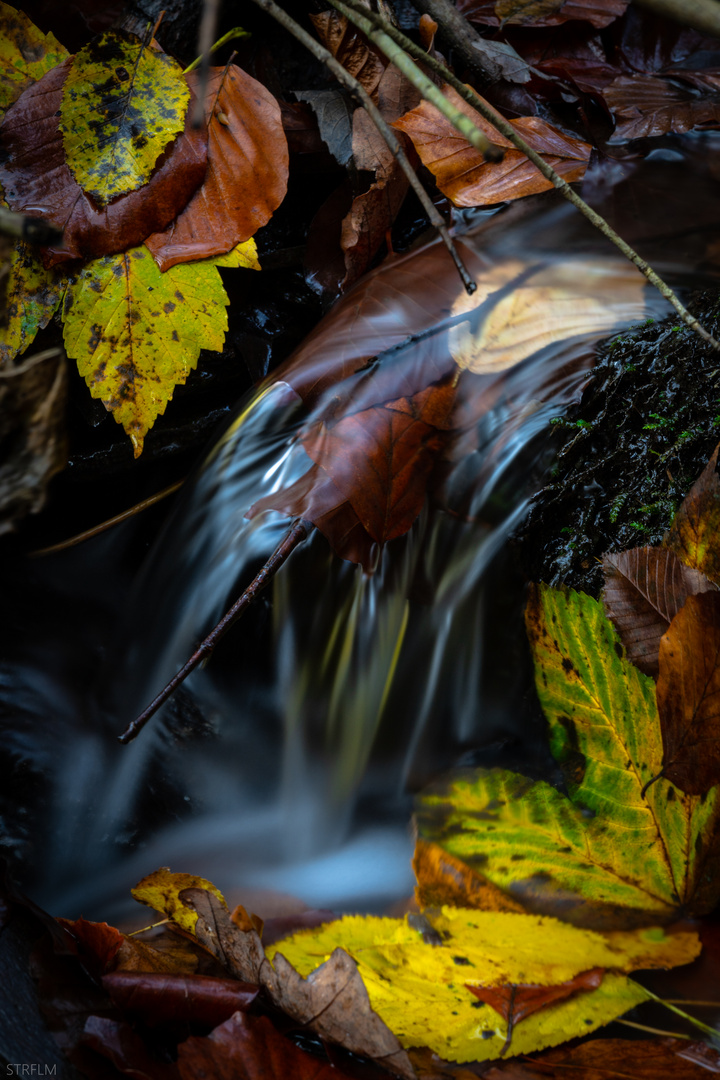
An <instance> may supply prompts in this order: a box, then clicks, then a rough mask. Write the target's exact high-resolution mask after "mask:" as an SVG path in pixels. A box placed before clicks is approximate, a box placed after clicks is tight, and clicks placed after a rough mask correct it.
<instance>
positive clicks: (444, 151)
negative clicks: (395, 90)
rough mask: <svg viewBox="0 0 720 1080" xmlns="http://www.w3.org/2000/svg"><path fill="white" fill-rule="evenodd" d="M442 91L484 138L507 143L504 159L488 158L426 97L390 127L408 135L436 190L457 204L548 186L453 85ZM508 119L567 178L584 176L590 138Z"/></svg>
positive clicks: (483, 201) (541, 123)
mask: <svg viewBox="0 0 720 1080" xmlns="http://www.w3.org/2000/svg"><path fill="white" fill-rule="evenodd" d="M443 92H444V93H445V95H446V96H447V97H448V98H449V99H450V101H451V102H452V104H453V105H456V106H457V108H458V109H460V110H461V111H462V112H464V113H465V115H466V116H468V117H470V119H471V120H472V121H473V123H474V124H475V125H476V126H477V127H478V128H480V130H481V131H483V132H484V133H485V134H486V135H487V136H488V138H490V139H491V140H492V141H493V142H495V143H496V144H497V145H498V146H503V147H507V150H506V153H505V157H504V158H503V160H502V161H500V162H497V163H493V162H486V161H485V160H484V159H483V157H482V154H480V153H479V151H477V150H476V149H475V148H474V147H473V146H471V145H470V143H469V142H468V141H467V140H466V139H465V138H463V136H462V135H460V133H459V132H457V131H456V130H455V128H454V127H453V126H452V124H451V123H450V121H449V120H446V119H445V117H444V116H442V115H441V113H440V112H439V111H438V110H437V109H436V108H435V106H434V105H430V104H429V103H428V102H427V101H423V102H421V103H420V105H418V107H417V108H416V109H413V110H412V111H411V112H409V113H407V114H406V115H405V116H403V117H402V118H401V119H400V120H397V121H396V122H395V124H394V125H393V126H394V127H396V128H398V129H399V130H400V131H404V132H405V133H406V134H407V135H409V136H410V138H411V139H412V142H413V145H414V147H415V149H416V150H417V152H418V154H419V155H420V159H421V161H422V163H423V165H425V166H427V168H428V169H430V171H431V172H432V174H433V176H434V177H435V180H436V182H437V185H438V187H439V188H440V190H441V191H442V192H443V194H444V195H447V197H448V198H449V199H451V200H452V202H453V203H454V204H455V205H456V206H484V205H487V204H491V203H497V202H503V201H505V200H512V199H519V198H522V197H523V196H525V195H533V194H536V193H537V192H540V191H546V190H548V188H551V187H552V184H551V183H550V181H549V180H546V179H545V177H544V176H543V175H542V173H540V172H539V171H538V169H537V168H536V166H535V165H533V163H532V162H531V161H529V160H528V158H526V157H525V155H524V154H523V153H522V152H521V151H520V150H516V149H515V148H514V147H513V145H512V143H510V142H509V141H508V140H507V139H505V138H504V137H503V136H502V135H500V134H499V133H498V132H497V131H496V130H495V128H494V127H493V126H492V124H490V123H488V121H487V120H484V119H483V117H482V116H481V115H480V113H478V112H476V111H475V109H473V108H472V107H471V106H470V105H468V104H467V102H466V101H464V100H463V99H462V98H461V97H460V96H459V94H457V93H456V92H455V91H454V90H453V89H452V87H449V86H444V87H443ZM510 123H511V124H512V126H513V127H514V128H515V130H516V131H517V133H518V134H519V135H522V137H523V138H524V139H525V140H526V142H527V143H528V144H529V145H530V146H531V147H532V148H533V150H535V151H537V153H539V154H542V156H543V158H544V160H545V161H546V162H547V163H548V164H549V165H552V167H553V168H554V169H555V171H556V172H557V173H559V174H560V176H562V177H563V179H564V180H567V181H568V183H570V182H571V181H573V180H579V179H580V178H581V177H582V176H583V175H584V173H585V170H586V168H587V165H588V161H589V159H590V151H591V149H592V148H591V146H590V145H589V144H588V143H584V142H581V141H580V140H579V139H573V138H571V137H570V136H568V135H563V134H562V132H560V131H558V130H557V129H556V128H553V127H551V126H550V124H546V123H545V121H544V120H540V119H538V118H537V117H535V116H529V117H522V118H521V119H519V120H511V121H510Z"/></svg>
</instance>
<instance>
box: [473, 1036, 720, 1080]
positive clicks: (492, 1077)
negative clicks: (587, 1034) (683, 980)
mask: <svg viewBox="0 0 720 1080" xmlns="http://www.w3.org/2000/svg"><path fill="white" fill-rule="evenodd" d="M719 1071H720V1054H718V1052H717V1050H712V1049H711V1048H710V1047H708V1046H705V1044H704V1043H694V1042H690V1041H688V1040H687V1039H638V1040H632V1041H631V1040H630V1039H591V1040H590V1041H589V1042H583V1043H580V1045H579V1046H573V1047H563V1048H562V1049H560V1050H549V1051H547V1053H544V1054H541V1055H540V1056H539V1057H537V1058H535V1059H534V1060H533V1061H527V1062H522V1063H520V1062H507V1064H503V1065H500V1066H498V1067H496V1068H494V1069H491V1070H490V1072H488V1073H485V1074H484V1078H485V1080H503V1078H504V1080H567V1078H568V1077H569V1076H572V1077H573V1078H574V1080H616V1078H617V1080H621V1078H622V1080H625V1078H626V1077H628V1078H629V1077H632V1080H708V1077H709V1076H710V1075H711V1074H712V1073H716V1072H719Z"/></svg>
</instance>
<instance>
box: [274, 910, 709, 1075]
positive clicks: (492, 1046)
mask: <svg viewBox="0 0 720 1080" xmlns="http://www.w3.org/2000/svg"><path fill="white" fill-rule="evenodd" d="M431 918H432V926H433V928H434V930H436V931H437V936H438V938H439V943H430V942H428V941H425V940H424V939H423V936H422V935H421V934H419V933H418V932H417V930H415V929H413V927H412V926H411V925H410V924H409V923H408V922H407V921H405V920H402V919H386V918H375V917H372V916H368V917H361V916H346V917H345V918H343V919H341V920H338V921H336V922H334V923H332V924H330V925H328V926H326V927H321V928H320V929H318V930H315V931H302V932H300V933H298V934H295V935H294V936H293V937H291V938H288V939H287V940H286V941H281V942H278V943H277V944H276V945H275V946H273V948H272V949H271V950H269V955H270V956H271V957H273V962H274V963H275V964H276V966H277V964H278V957H277V954H278V953H280V954H281V955H282V956H283V957H284V958H285V960H286V961H289V962H290V963H291V964H293V965H294V966H295V967H296V968H297V970H298V971H300V973H301V974H306V975H308V976H309V977H311V978H312V975H311V974H310V973H311V972H313V971H314V969H315V968H316V967H317V964H318V963H319V962H320V961H321V960H323V959H324V958H325V957H326V956H328V955H329V954H330V953H332V952H333V950H335V949H336V948H337V947H338V946H341V947H342V948H343V949H345V950H346V951H347V952H348V953H349V954H350V955H351V956H352V957H353V959H354V960H355V961H356V963H357V964H358V968H359V971H360V973H361V974H362V976H363V980H364V982H365V985H366V986H367V989H368V994H369V995H370V1001H371V1004H372V1006H373V1008H374V1009H375V1010H376V1012H377V1013H378V1014H379V1015H380V1016H381V1017H382V1018H383V1019H384V1020H385V1022H386V1023H387V1024H388V1026H389V1027H390V1028H391V1029H392V1030H394V1031H395V1032H396V1033H397V1035H398V1037H399V1039H400V1041H401V1043H402V1044H403V1045H404V1046H406V1047H410V1046H430V1047H431V1048H432V1049H433V1050H434V1051H435V1053H437V1054H440V1055H441V1056H442V1057H444V1058H446V1059H448V1060H451V1061H487V1060H492V1059H493V1058H497V1057H499V1056H500V1054H501V1053H502V1050H503V1046H504V1043H505V1039H506V1036H507V1023H503V1022H501V1021H500V1020H499V1019H498V1016H497V1014H496V1013H495V1012H494V1011H491V1010H490V1009H487V1010H486V1009H483V1008H482V1005H480V1004H479V1003H478V1001H477V1000H475V1001H473V995H472V993H471V992H470V991H469V990H468V988H467V987H468V985H472V986H473V987H474V986H482V987H488V986H492V987H499V986H500V985H502V984H505V983H508V982H512V983H530V982H536V983H538V984H542V985H543V986H557V985H559V984H562V983H566V982H567V981H568V979H572V978H574V977H575V976H576V975H579V974H580V973H581V972H587V971H588V969H589V968H592V967H604V968H614V969H616V970H620V971H629V970H632V969H633V968H634V967H638V966H645V965H647V964H649V965H650V966H653V965H654V964H655V963H659V964H660V965H664V964H665V963H668V964H673V963H678V962H679V963H683V962H687V961H688V960H690V959H692V958H693V956H694V955H696V954H697V951H698V949H699V944H698V941H697V938H696V935H694V934H685V935H682V941H681V940H678V941H677V942H676V944H673V943H672V938H665V937H663V935H662V934H659V933H657V932H655V933H648V932H645V931H636V932H633V933H619V934H618V933H616V934H613V935H610V936H609V938H607V939H606V938H604V937H603V936H602V935H600V934H596V933H593V932H591V931H587V930H578V929H576V928H574V927H570V926H567V925H565V924H563V923H560V922H558V921H557V920H555V919H549V918H539V917H536V916H531V915H516V914H510V913H507V914H505V913H496V912H478V911H470V910H463V909H456V908H449V907H444V908H443V909H442V911H441V912H439V913H436V914H433V915H432V917H431ZM644 997H645V991H644V990H643V989H642V988H641V987H638V986H637V985H636V984H634V983H632V982H631V981H630V980H628V979H626V978H624V977H623V976H621V975H617V974H614V973H609V974H607V975H606V976H605V978H604V980H603V982H602V985H601V986H599V987H598V988H597V989H596V990H593V991H592V992H591V993H580V994H578V995H577V996H575V997H573V998H568V999H566V1000H564V1001H558V1002H555V1003H553V1004H552V1005H550V1006H549V1007H547V1008H545V1009H543V1010H542V1011H539V1012H536V1013H535V1014H534V1015H533V1016H530V1017H528V1018H527V1019H525V1020H523V1021H522V1023H520V1024H518V1026H517V1027H516V1029H515V1031H514V1033H513V1041H512V1051H513V1053H516V1054H517V1053H531V1052H533V1051H534V1050H537V1049H540V1048H542V1047H544V1046H550V1045H554V1044H556V1043H557V1042H562V1041H565V1040H566V1039H568V1038H571V1037H572V1035H573V1034H575V1033H577V1034H581V1033H582V1034H584V1033H586V1032H589V1031H591V1030H593V1029H594V1028H595V1027H598V1026H599V1025H601V1024H603V1023H607V1022H608V1021H609V1020H610V1019H614V1018H615V1017H617V1016H619V1015H621V1014H622V1012H624V1011H625V1010H627V1009H628V1008H631V1007H632V1006H633V1005H634V1004H637V1003H639V1002H640V1001H642V1000H643V999H644ZM428 1017H432V1022H431V1023H429V1022H428Z"/></svg>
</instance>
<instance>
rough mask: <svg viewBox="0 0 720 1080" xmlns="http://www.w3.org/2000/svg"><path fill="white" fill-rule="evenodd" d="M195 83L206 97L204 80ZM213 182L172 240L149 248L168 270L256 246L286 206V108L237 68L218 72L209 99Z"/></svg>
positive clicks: (192, 77)
mask: <svg viewBox="0 0 720 1080" xmlns="http://www.w3.org/2000/svg"><path fill="white" fill-rule="evenodd" d="M187 80H188V83H189V85H190V87H191V89H192V90H193V92H194V91H196V90H198V89H199V83H200V75H199V74H198V73H197V72H191V73H190V74H189V75H188V76H187ZM205 118H206V121H207V125H208V126H207V133H208V149H207V175H206V177H205V180H204V182H203V184H202V186H201V187H200V189H199V190H198V191H197V192H196V193H195V195H194V196H193V198H192V199H191V201H190V203H189V204H188V205H187V206H186V207H185V209H184V210H183V211H182V213H180V215H179V217H178V218H177V220H176V221H174V222H173V223H172V224H171V225H170V226H169V227H168V228H167V229H166V230H165V231H164V232H162V233H156V234H155V235H153V236H150V237H149V238H148V239H147V240H146V245H147V247H148V248H149V249H150V251H151V252H152V254H153V258H154V259H155V261H156V262H157V264H158V266H159V267H160V269H161V270H163V271H165V270H168V269H169V268H170V267H171V266H175V265H176V264H177V263H185V262H191V261H195V260H197V259H205V258H210V257H211V256H213V255H221V254H224V253H225V252H227V251H230V250H231V249H232V248H234V247H236V246H237V245H238V244H240V243H244V242H245V241H246V240H249V239H250V237H251V236H254V234H255V233H256V232H257V230H258V229H259V228H260V227H261V226H262V225H265V224H266V223H267V222H268V221H269V220H270V218H271V217H272V215H273V213H274V211H275V210H276V209H277V208H278V206H279V205H280V203H281V202H282V201H283V199H284V198H285V193H286V191H287V179H288V147H287V140H286V138H285V133H284V130H283V124H282V114H281V112H280V106H279V105H278V103H277V101H276V100H275V98H274V97H273V95H272V94H271V93H270V92H269V91H268V90H266V89H265V87H264V86H263V85H262V83H259V82H258V81H257V80H256V79H253V78H252V77H251V76H250V75H248V74H246V72H244V71H243V70H242V69H241V68H239V67H237V66H236V65H235V64H232V65H231V66H230V67H229V68H228V69H227V72H226V70H225V68H211V69H210V77H209V81H208V89H207V95H206V98H205Z"/></svg>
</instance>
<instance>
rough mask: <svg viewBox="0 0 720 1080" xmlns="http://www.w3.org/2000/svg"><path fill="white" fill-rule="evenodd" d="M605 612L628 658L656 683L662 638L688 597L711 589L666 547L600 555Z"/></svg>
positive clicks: (710, 583) (705, 579) (706, 579)
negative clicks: (603, 577)
mask: <svg viewBox="0 0 720 1080" xmlns="http://www.w3.org/2000/svg"><path fill="white" fill-rule="evenodd" d="M603 573H604V575H605V588H604V589H603V597H602V598H603V604H604V605H605V611H606V612H607V615H608V617H609V619H610V620H611V622H612V623H613V625H614V627H615V629H616V630H617V632H618V634H619V635H620V640H621V641H622V643H623V645H624V646H625V648H626V649H627V654H628V657H629V659H630V660H632V662H633V664H635V666H636V667H639V668H640V670H641V671H642V672H644V674H645V675H650V676H652V678H654V679H656V678H657V675H658V652H659V649H660V638H661V637H662V636H663V634H664V633H665V632H666V630H667V628H668V626H669V624H670V623H671V622H672V620H673V619H674V618H675V616H676V615H677V613H678V611H679V610H680V608H681V607H682V606H683V604H684V603H685V601H686V600H687V598H688V596H691V595H694V594H695V593H700V592H707V591H708V590H711V589H713V588H714V586H713V584H712V582H711V581H710V580H709V579H708V578H706V577H705V575H704V574H701V573H700V571H699V570H692V569H691V568H690V567H689V566H685V565H684V564H683V563H681V562H680V560H679V559H678V557H677V555H675V554H674V552H672V551H668V550H666V549H665V548H650V547H644V548H633V549H632V550H631V551H617V552H612V553H611V554H609V555H605V556H604V557H603Z"/></svg>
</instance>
